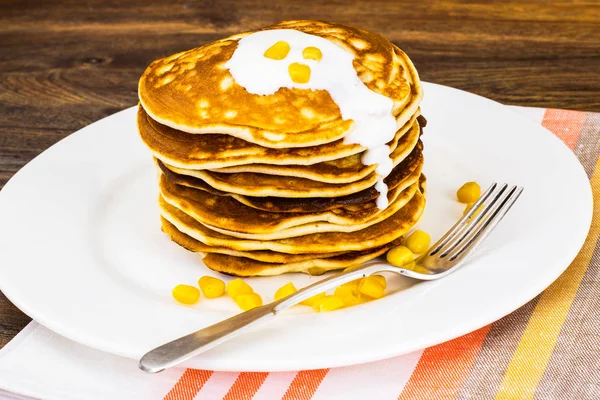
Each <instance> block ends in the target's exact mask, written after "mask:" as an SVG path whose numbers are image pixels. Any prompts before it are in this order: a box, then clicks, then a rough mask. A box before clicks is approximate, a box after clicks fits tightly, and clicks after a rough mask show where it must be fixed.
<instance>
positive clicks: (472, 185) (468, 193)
mask: <svg viewBox="0 0 600 400" xmlns="http://www.w3.org/2000/svg"><path fill="white" fill-rule="evenodd" d="M479 196H481V188H480V187H479V185H478V184H477V182H467V183H465V184H464V185H462V186H461V187H460V189H458V191H457V192H456V198H457V199H458V201H460V202H461V203H474V202H475V201H477V199H478V198H479Z"/></svg>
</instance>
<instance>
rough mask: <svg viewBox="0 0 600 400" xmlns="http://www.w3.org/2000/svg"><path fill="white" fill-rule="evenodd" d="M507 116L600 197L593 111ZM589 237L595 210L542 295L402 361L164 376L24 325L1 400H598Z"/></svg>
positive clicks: (9, 350) (1, 363) (597, 227)
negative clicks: (577, 167) (551, 144)
mask: <svg viewBox="0 0 600 400" xmlns="http://www.w3.org/2000/svg"><path fill="white" fill-rule="evenodd" d="M514 109H515V110H516V111H518V112H521V113H523V114H525V115H527V116H528V117H530V118H533V119H535V120H536V121H538V122H540V123H541V124H542V125H543V126H545V127H546V128H548V129H549V130H550V131H552V132H553V133H554V134H555V135H557V136H558V137H559V138H560V139H562V140H563V142H564V143H565V145H567V146H568V147H569V148H571V149H572V150H573V151H574V152H575V154H576V155H577V157H579V160H580V161H581V163H582V164H583V165H584V167H585V170H586V172H587V174H588V176H589V177H590V180H591V182H592V187H593V191H594V198H596V199H598V198H600V197H598V196H599V194H600V162H598V155H599V153H600V113H599V114H594V113H585V112H577V111H564V110H553V109H548V110H544V109H534V108H522V107H514ZM574 201H576V199H574ZM599 233H600V203H598V202H597V203H595V205H594V219H593V222H592V227H591V231H590V234H589V236H588V238H587V240H586V242H585V244H584V246H583V249H582V250H581V252H580V253H579V255H578V256H577V258H576V259H575V261H573V264H572V265H571V266H570V267H569V268H568V269H567V271H566V272H565V273H564V274H563V275H562V276H561V277H560V278H558V280H557V281H556V282H554V283H553V284H552V285H551V286H550V287H549V288H548V289H547V290H546V291H544V292H543V293H542V294H541V295H539V296H537V297H536V298H535V299H534V300H532V301H531V302H529V303H528V304H526V305H525V306H523V307H522V308H520V309H518V310H517V311H515V312H513V313H512V314H510V315H508V316H506V317H505V318H503V319H501V320H499V321H497V322H495V323H493V324H491V325H488V326H485V327H483V328H481V329H479V330H477V331H475V332H472V333H470V334H468V335H465V336H462V337H460V338H457V339H455V340H452V341H450V342H446V343H443V344H440V345H438V346H435V347H431V348H428V349H425V350H421V351H417V352H414V353H411V354H407V355H403V356H400V357H395V358H392V359H388V360H384V361H379V362H373V363H369V364H363V365H357V366H349V367H343V368H333V369H321V370H311V371H298V372H277V373H248V372H240V373H238V372H214V371H204V370H193V369H187V370H186V369H183V368H173V369H170V370H168V371H165V372H163V373H161V374H158V375H149V374H145V373H143V372H141V371H139V370H138V369H137V368H136V362H135V361H134V360H128V359H123V358H120V357H116V356H113V355H110V354H107V353H102V352H100V351H97V350H93V349H90V348H87V347H85V346H82V345H79V344H77V343H74V342H72V341H70V340H68V339H65V338H63V337H60V336H58V335H57V334H55V333H53V332H51V331H49V330H47V329H45V328H44V327H42V326H41V325H39V324H37V323H35V322H32V323H31V324H30V325H29V326H28V327H26V328H25V329H24V330H23V332H21V333H20V334H19V335H18V336H17V337H16V338H15V339H14V340H13V341H12V342H10V343H9V344H8V345H7V346H6V347H5V348H4V349H2V350H1V351H0V399H27V398H43V399H92V400H94V399H129V400H136V399H144V400H147V399H173V400H174V399H217V400H218V399H228V400H241V399H267V400H271V399H290V400H291V399H294V400H295V399H298V400H308V399H338V398H339V399H367V398H375V399H411V400H412V399H494V398H495V399H590V400H592V399H594V400H597V399H600V247H599V248H596V247H597V244H598V243H597V242H598V235H599ZM548 251H553V250H552V249H548ZM2 390H4V391H2ZM15 393H19V395H17V394H15ZM26 396H30V397H26Z"/></svg>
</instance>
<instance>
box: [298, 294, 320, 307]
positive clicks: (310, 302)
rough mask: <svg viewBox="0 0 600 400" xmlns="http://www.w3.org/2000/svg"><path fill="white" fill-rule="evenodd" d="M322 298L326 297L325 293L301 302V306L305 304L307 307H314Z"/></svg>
mask: <svg viewBox="0 0 600 400" xmlns="http://www.w3.org/2000/svg"><path fill="white" fill-rule="evenodd" d="M322 297H325V292H323V293H319V294H315V295H314V296H313V297H309V298H308V299H306V300H304V301H302V302H300V304H304V305H305V306H309V307H312V306H313V304H314V303H315V301H317V300H319V299H321V298H322Z"/></svg>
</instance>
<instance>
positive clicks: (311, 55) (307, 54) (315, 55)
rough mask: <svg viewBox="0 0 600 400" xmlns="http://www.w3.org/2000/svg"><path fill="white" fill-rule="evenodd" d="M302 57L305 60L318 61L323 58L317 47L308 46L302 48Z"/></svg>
mask: <svg viewBox="0 0 600 400" xmlns="http://www.w3.org/2000/svg"><path fill="white" fill-rule="evenodd" d="M302 57H304V59H305V60H316V61H320V60H321V58H323V53H321V50H319V49H318V48H317V47H313V46H309V47H306V48H305V49H304V50H302Z"/></svg>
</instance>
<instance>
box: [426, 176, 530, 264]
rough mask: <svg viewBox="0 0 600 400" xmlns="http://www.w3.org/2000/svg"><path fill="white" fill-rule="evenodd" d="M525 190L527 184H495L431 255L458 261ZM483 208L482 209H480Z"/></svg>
mask: <svg viewBox="0 0 600 400" xmlns="http://www.w3.org/2000/svg"><path fill="white" fill-rule="evenodd" d="M522 192H523V187H517V186H512V187H511V188H510V189H508V185H507V184H503V185H502V186H499V185H498V184H497V183H493V184H492V185H491V186H490V187H489V188H488V189H487V190H486V191H485V192H484V193H483V194H482V195H481V197H480V198H479V199H478V200H477V201H476V202H475V204H473V206H472V207H471V209H470V210H469V211H468V212H467V213H466V214H465V215H464V216H463V217H462V218H461V219H460V220H458V222H457V223H456V224H455V225H454V226H453V227H452V228H451V229H450V230H449V231H448V233H446V234H445V235H444V236H442V238H441V239H440V240H439V241H438V242H437V243H436V244H434V245H433V246H432V250H431V252H430V253H428V256H429V257H432V256H436V255H437V257H436V258H439V259H445V261H448V262H450V263H452V264H456V263H458V262H460V261H461V260H462V258H463V257H465V256H466V255H467V254H468V253H470V252H471V251H472V250H473V249H474V248H475V247H476V246H477V245H478V244H479V243H481V241H483V239H484V238H485V237H486V236H487V235H488V234H489V233H490V232H491V231H492V229H494V227H495V226H496V225H497V224H498V222H500V220H501V219H502V218H503V217H504V215H506V213H507V212H508V210H510V208H511V207H512V205H513V204H514V203H515V201H516V200H517V199H518V198H519V196H520V195H521V193H522ZM480 208H481V209H480Z"/></svg>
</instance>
